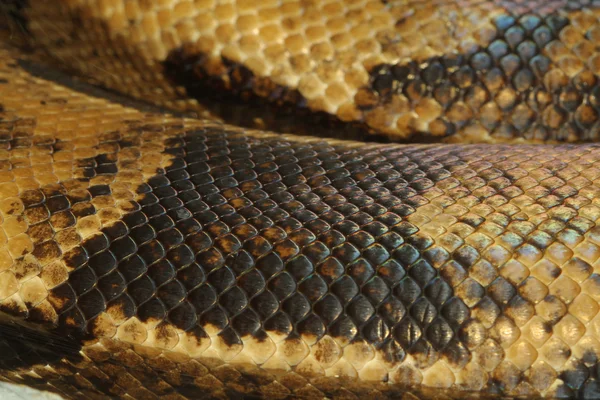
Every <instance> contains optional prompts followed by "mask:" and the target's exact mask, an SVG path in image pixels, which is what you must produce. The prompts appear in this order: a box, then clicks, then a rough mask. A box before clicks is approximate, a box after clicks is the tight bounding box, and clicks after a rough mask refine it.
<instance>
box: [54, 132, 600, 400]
mask: <svg viewBox="0 0 600 400" xmlns="http://www.w3.org/2000/svg"><path fill="white" fill-rule="evenodd" d="M160 147H162V148H164V149H165V150H164V152H165V153H166V154H168V155H169V157H170V162H168V163H166V164H165V167H164V169H163V168H161V169H159V170H157V174H156V175H155V176H153V177H150V178H149V179H148V180H147V181H146V183H142V184H141V185H139V186H138V187H137V189H136V192H137V194H138V196H137V197H136V200H135V202H134V203H132V206H131V207H132V209H131V210H130V212H128V213H126V214H125V215H123V217H122V218H121V219H120V220H119V221H117V222H115V223H114V224H111V225H110V226H106V227H104V228H101V229H100V232H99V233H98V234H94V235H90V236H89V237H88V238H87V239H86V240H84V241H83V242H82V245H81V246H78V247H75V248H73V250H71V251H70V252H69V254H68V255H66V257H65V258H64V262H65V263H66V266H67V267H68V268H69V269H71V270H72V272H70V274H69V278H68V280H67V281H66V282H65V283H63V284H61V285H59V286H56V287H55V288H53V289H52V290H50V294H49V301H50V303H51V304H52V305H53V306H54V309H55V311H56V313H57V314H58V315H59V319H58V321H59V324H61V325H62V326H63V327H65V328H66V329H67V330H68V331H72V329H79V330H81V331H82V332H87V333H91V334H92V335H94V336H95V335H98V336H100V337H114V338H118V339H119V340H121V341H123V342H126V343H138V344H140V345H146V346H151V347H156V348H161V349H169V350H171V351H175V352H178V351H179V352H183V353H184V354H192V355H194V356H195V357H199V358H208V357H217V358H218V359H221V360H223V361H226V362H232V363H236V362H244V360H247V361H246V362H252V363H254V364H256V365H261V366H262V367H263V368H265V369H267V370H270V369H274V370H278V369H281V370H290V369H291V370H294V371H299V372H301V373H305V374H310V373H317V374H335V375H345V376H357V377H360V378H361V379H363V380H365V381H371V380H375V381H380V380H384V381H389V382H391V383H397V384H399V383H402V384H410V385H412V386H414V385H419V384H422V385H424V386H433V387H443V388H457V387H458V388H463V389H469V390H485V391H488V392H503V393H513V394H514V393H525V394H528V393H529V394H545V395H563V394H569V395H573V394H587V395H589V393H595V391H596V387H597V386H596V385H597V383H596V377H595V375H594V374H595V371H596V365H597V360H596V357H597V329H598V317H597V313H598V304H597V303H598V293H599V289H600V278H599V275H598V274H597V273H595V263H596V260H597V258H598V257H599V256H600V247H598V244H599V243H600V240H599V239H598V229H597V228H595V221H596V219H597V217H598V215H599V214H598V213H599V212H600V208H598V206H597V205H596V202H595V199H596V198H597V193H598V187H597V185H596V184H595V183H594V182H595V181H596V180H597V178H598V171H597V168H596V165H597V161H598V159H599V156H600V152H599V151H598V149H597V148H596V146H563V147H550V148H547V151H546V152H544V153H542V154H539V153H538V154H536V153H534V152H533V150H535V149H537V147H535V146H519V147H516V146H487V145H478V146H422V145H421V146H405V147H402V146H381V145H368V146H364V145H358V144H356V143H344V142H331V143H328V142H322V141H318V140H314V139H313V140H308V141H294V140H290V139H287V138H277V137H272V136H270V137H265V138H262V137H261V136H260V134H256V133H254V134H253V133H252V132H248V134H247V135H241V134H239V133H237V132H235V131H228V130H227V129H225V130H223V128H211V127H210V126H208V127H205V128H203V129H193V128H191V129H188V130H186V131H185V133H183V134H180V135H176V136H175V137H172V138H168V137H167V138H165V139H164V142H162V143H161V145H160ZM559 155H560V158H559V157H558V156H559ZM93 188H94V187H92V188H90V189H89V190H90V191H92V190H94V189H93ZM319 349H327V351H325V353H327V356H325V355H323V354H322V353H320V352H319Z"/></svg>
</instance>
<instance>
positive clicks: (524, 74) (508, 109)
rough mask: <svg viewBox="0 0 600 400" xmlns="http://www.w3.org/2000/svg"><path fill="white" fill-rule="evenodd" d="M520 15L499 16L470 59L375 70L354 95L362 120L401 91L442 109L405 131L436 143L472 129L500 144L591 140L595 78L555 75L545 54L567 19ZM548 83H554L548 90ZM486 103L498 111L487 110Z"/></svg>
mask: <svg viewBox="0 0 600 400" xmlns="http://www.w3.org/2000/svg"><path fill="white" fill-rule="evenodd" d="M502 3H507V4H509V3H510V4H512V5H510V6H507V9H514V10H518V9H519V7H521V6H525V5H524V4H521V2H518V5H516V3H517V2H511V1H507V2H502ZM513 3H515V4H513ZM575 3H577V2H575ZM569 4H570V3H569ZM565 5H566V2H565ZM579 7H582V6H581V5H578V6H576V7H575V9H577V8H579ZM559 8H560V7H559ZM567 8H568V7H567ZM513 15H516V16H513ZM518 15H521V14H520V13H518V12H517V13H516V14H512V15H501V16H498V17H496V18H495V20H494V24H495V26H496V30H497V33H496V37H495V38H494V40H492V41H491V43H490V44H489V45H488V46H487V47H486V48H478V49H476V50H474V51H473V52H472V53H470V54H455V55H454V54H453V55H445V56H441V57H436V58H432V59H430V60H427V61H426V62H417V61H414V62H410V63H408V64H398V65H379V66H376V67H375V68H373V69H372V70H371V71H370V75H371V77H370V83H369V86H368V87H366V88H363V89H361V90H360V91H359V92H358V94H357V95H356V97H355V102H356V103H357V105H358V106H359V108H360V109H362V110H363V111H364V112H365V119H366V120H367V121H369V119H370V116H369V114H370V113H371V112H373V116H374V117H373V118H375V115H376V114H377V112H379V110H380V108H381V107H383V106H385V105H386V104H389V103H390V102H391V101H392V98H393V97H394V96H395V95H399V94H401V95H404V96H405V97H406V98H407V99H408V100H409V102H410V103H411V105H412V106H413V107H414V106H415V104H417V102H418V101H419V100H421V99H423V98H431V99H435V101H437V103H438V104H440V105H441V106H442V113H441V116H440V117H439V118H438V119H437V120H435V121H434V122H432V123H431V124H430V125H429V131H425V132H421V131H419V130H418V129H417V128H415V127H410V129H412V131H411V132H409V133H410V135H413V136H415V135H417V136H415V137H419V135H423V136H425V138H426V137H427V136H429V135H432V136H433V137H437V138H438V139H439V138H440V137H442V138H443V137H449V136H453V135H456V134H458V133H460V132H463V131H464V130H465V129H467V128H469V127H471V126H474V127H479V128H480V129H483V130H484V131H486V132H487V133H489V134H490V136H492V137H495V138H498V139H502V140H505V139H515V138H525V139H535V140H555V141H571V142H572V141H575V140H577V141H595V140H596V139H597V138H598V136H599V135H600V131H599V130H598V127H597V126H596V125H597V124H596V122H597V121H598V113H599V112H600V104H597V101H596V100H595V98H596V96H597V94H598V93H600V85H598V81H597V79H595V78H594V77H593V76H592V74H590V71H587V70H584V71H583V72H581V73H580V74H578V75H577V76H576V77H574V78H573V79H568V78H567V77H566V75H560V74H562V73H558V69H557V68H554V67H556V66H555V65H553V63H552V61H551V60H550V58H549V57H548V56H547V55H546V53H545V50H544V48H545V46H546V45H547V44H548V43H550V42H551V41H552V40H559V34H560V32H561V30H562V29H563V28H564V27H565V26H567V25H569V23H570V22H569V20H568V19H567V18H566V17H563V16H562V15H560V14H559V13H558V12H556V11H554V12H552V13H544V15H545V16H544V17H543V18H541V17H539V16H538V15H535V14H525V15H522V16H520V17H519V16H518ZM592 72H593V71H592ZM557 74H558V75H557ZM559 75H560V76H559ZM561 77H562V78H561ZM550 81H551V82H553V84H552V85H551V86H548V85H547V84H546V83H547V82H550ZM544 96H548V99H545V98H544ZM484 104H485V105H486V107H487V111H485V110H484V109H483V108H482V106H484ZM490 105H493V106H495V107H497V108H498V110H499V112H496V111H493V112H492V111H490V110H491V108H490V107H489V106H490ZM370 125H373V124H370ZM419 140H421V138H420V137H419Z"/></svg>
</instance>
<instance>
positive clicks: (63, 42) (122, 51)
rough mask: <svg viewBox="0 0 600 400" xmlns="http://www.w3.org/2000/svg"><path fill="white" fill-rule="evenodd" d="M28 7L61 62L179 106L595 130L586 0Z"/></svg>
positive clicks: (555, 135)
mask: <svg viewBox="0 0 600 400" xmlns="http://www.w3.org/2000/svg"><path fill="white" fill-rule="evenodd" d="M30 3H31V4H30V7H29V8H27V9H25V10H20V11H19V15H21V19H22V20H24V21H30V22H31V23H30V25H31V26H29V25H27V26H28V29H29V31H30V33H31V34H32V35H33V37H34V42H35V43H36V44H37V45H38V46H41V47H45V48H46V49H48V50H50V52H51V53H52V54H54V55H55V56H56V57H57V58H58V59H60V60H61V62H60V64H61V65H63V66H64V65H65V64H67V65H70V66H71V68H74V69H75V70H78V71H79V72H80V73H83V74H85V75H88V76H93V78H94V79H95V80H96V81H100V82H102V83H103V84H104V85H105V86H108V87H110V88H113V89H115V90H119V91H121V92H126V93H128V94H130V95H133V96H135V97H138V98H145V99H152V101H154V102H155V103H160V104H161V105H165V106H167V107H170V108H174V109H179V110H181V109H184V110H194V109H195V110H202V112H204V115H209V113H207V112H206V108H204V109H203V108H199V106H198V104H196V103H194V102H191V101H189V99H188V100H184V99H185V98H186V96H191V97H197V98H198V99H199V100H201V101H203V100H205V97H206V96H210V95H211V93H212V94H213V95H214V92H215V91H217V92H219V93H220V94H223V93H233V94H234V95H235V96H237V97H241V98H250V99H253V101H255V100H257V99H258V100H259V102H260V103H261V104H264V103H269V102H271V103H273V104H276V105H277V106H276V108H277V109H281V110H288V111H290V110H294V109H308V110H310V112H313V113H315V115H317V116H318V117H317V118H316V119H315V120H316V121H318V122H319V123H323V122H324V121H325V120H326V119H323V118H322V115H323V114H326V115H329V116H330V117H331V118H330V119H332V120H335V121H337V122H340V121H344V122H353V123H355V124H354V125H357V126H358V127H360V128H361V129H362V130H364V131H370V132H375V133H379V134H385V135H387V136H389V137H390V138H393V139H395V140H407V139H411V140H412V139H415V138H427V137H429V138H430V139H437V140H446V141H463V142H465V141H467V142H505V141H515V140H518V139H528V140H534V141H577V140H595V139H597V130H598V128H597V126H598V112H599V108H598V104H597V94H598V93H597V92H598V84H597V76H596V75H597V74H596V71H597V69H598V65H597V64H598V60H599V59H600V58H599V56H598V54H597V51H596V49H595V47H594V43H595V41H597V39H598V32H600V31H599V29H600V28H599V27H600V23H599V17H600V14H599V10H600V8H598V6H599V4H598V3H597V2H596V1H587V0H586V1H583V0H581V1H579V0H578V1H566V0H565V1H563V0H557V1H549V2H548V1H547V2H542V1H539V2H538V1H528V2H521V1H502V0H494V1H487V2H481V1H466V2H458V1H438V0H428V1H424V2H423V1H413V0H400V1H393V2H388V1H378V0H370V1H358V2H354V1H347V2H340V1H327V2H300V1H297V2H267V3H265V2H261V3H260V4H255V3H254V2H247V1H242V0H240V1H233V2H229V1H201V2H192V1H188V0H171V1H165V2H160V3H156V4H150V3H146V2H142V1H137V0H127V1H126V0H121V1H117V2H100V1H93V2H91V3H86V2H64V3H61V4H60V7H54V6H53V5H48V3H45V2H43V1H33V2H30ZM57 19H58V20H60V21H61V24H60V25H58V26H57V25H56V24H53V23H50V22H49V21H50V20H57ZM65 32H68V34H65ZM142 59H144V60H146V62H144V63H141V62H140V61H139V60H142ZM92 60H93V61H92ZM92 65H95V66H96V67H91V66H92ZM123 70H126V71H127V74H123V73H122V71H123ZM182 77H183V78H182ZM172 82H174V83H175V84H177V85H179V86H181V87H180V88H178V89H175V88H174V84H173V83H172ZM214 85H216V86H214ZM186 89H187V94H186ZM205 103H210V102H206V101H205ZM205 105H206V104H205ZM208 108H209V109H211V107H210V105H209V107H208ZM214 111H216V112H217V113H220V114H221V115H222V116H223V117H225V118H231V119H232V120H236V121H239V122H241V123H244V124H247V125H252V124H255V123H258V124H259V125H260V124H262V125H265V124H266V125H268V126H271V127H274V128H278V129H280V130H281V129H284V130H286V131H287V130H290V129H293V125H290V121H287V120H286V121H285V122H281V123H280V125H279V126H278V125H277V119H276V118H274V117H273V115H272V114H268V113H265V114H264V118H263V119H262V120H261V121H259V122H256V121H254V122H253V121H251V120H250V119H249V118H247V116H242V115H241V114H243V111H241V112H234V111H231V110H229V109H227V110H223V109H222V110H220V111H219V110H214ZM302 119H303V118H296V119H294V118H292V124H293V123H295V124H296V125H301V120H302ZM302 129H304V132H307V130H306V127H302Z"/></svg>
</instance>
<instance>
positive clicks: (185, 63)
mask: <svg viewBox="0 0 600 400" xmlns="http://www.w3.org/2000/svg"><path fill="white" fill-rule="evenodd" d="M222 64H223V66H224V70H223V71H221V72H220V73H219V74H217V75H214V74H213V72H212V71H209V70H208V69H207V59H206V56H205V55H202V54H188V53H187V50H186V49H176V50H174V51H172V52H171V54H170V55H169V57H168V58H167V61H165V62H164V68H165V74H166V75H167V76H168V77H169V79H171V80H172V81H173V82H174V83H175V84H177V85H178V86H183V87H185V89H186V92H187V95H188V96H190V97H192V98H194V99H196V100H198V101H199V102H200V103H201V104H202V105H203V106H205V107H207V108H208V109H210V110H211V112H212V113H214V114H217V115H219V116H220V117H221V118H223V119H224V120H225V121H226V122H228V123H231V124H233V125H237V126H242V127H248V128H254V129H257V128H260V129H267V130H272V131H275V132H281V133H289V132H293V133H295V134H304V135H312V136H321V137H336V138H341V139H355V140H364V139H367V138H368V140H369V141H380V142H388V141H389V139H387V138H386V137H384V136H381V135H377V134H375V132H370V131H369V129H368V128H367V127H366V126H365V125H364V124H362V123H361V122H360V121H355V122H343V121H341V120H339V119H338V118H337V117H335V116H333V115H331V114H327V113H325V112H316V111H312V110H310V109H309V108H308V107H307V106H306V100H305V99H304V98H303V96H302V95H301V94H300V93H299V92H298V91H297V90H294V89H289V88H285V87H283V86H279V85H276V84H274V83H273V82H271V81H270V80H269V79H268V78H257V77H255V76H254V74H253V73H252V72H251V71H250V70H248V69H247V68H246V67H244V66H243V65H241V64H237V63H235V62H232V61H230V60H227V59H224V58H223V59H222ZM223 104H226V106H224V105H223Z"/></svg>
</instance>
